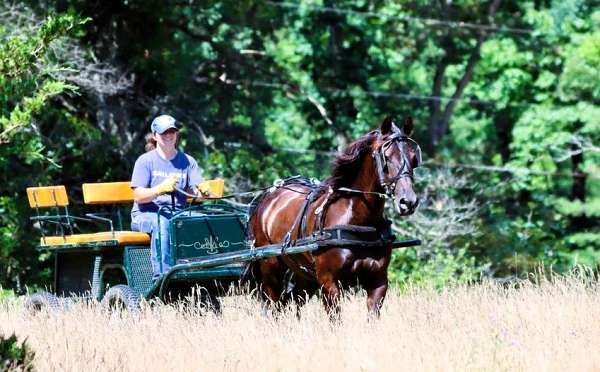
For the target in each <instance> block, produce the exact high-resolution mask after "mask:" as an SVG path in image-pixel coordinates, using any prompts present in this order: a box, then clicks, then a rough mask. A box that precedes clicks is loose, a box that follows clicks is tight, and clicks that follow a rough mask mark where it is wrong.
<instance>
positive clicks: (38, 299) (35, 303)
mask: <svg viewBox="0 0 600 372" xmlns="http://www.w3.org/2000/svg"><path fill="white" fill-rule="evenodd" d="M59 307H60V302H59V301H58V297H56V296H55V295H53V294H52V293H49V292H38V293H34V294H32V295H31V296H28V297H27V299H26V300H25V308H26V309H27V310H29V311H31V312H38V311H42V310H57V309H58V308H59Z"/></svg>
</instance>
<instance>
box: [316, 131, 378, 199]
mask: <svg viewBox="0 0 600 372" xmlns="http://www.w3.org/2000/svg"><path fill="white" fill-rule="evenodd" d="M378 134H379V132H378V131H372V132H369V133H367V134H365V135H364V136H362V137H360V138H359V139H357V140H356V141H354V142H352V143H351V144H349V145H348V146H347V147H346V148H345V149H343V150H342V151H341V152H340V153H338V154H336V155H335V158H334V159H333V161H332V162H331V176H330V177H329V178H328V179H327V180H326V181H325V183H326V184H328V185H329V186H331V187H332V188H334V189H335V188H339V187H343V186H348V184H350V183H351V182H352V180H354V179H355V178H356V175H357V174H358V171H359V170H360V163H361V162H362V160H363V158H364V156H365V154H366V153H368V152H369V150H370V149H371V144H372V143H373V141H374V140H375V139H376V138H377V135H378Z"/></svg>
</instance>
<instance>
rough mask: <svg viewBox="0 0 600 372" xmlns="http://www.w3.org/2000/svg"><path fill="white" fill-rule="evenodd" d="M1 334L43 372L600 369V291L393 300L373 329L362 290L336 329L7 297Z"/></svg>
mask: <svg viewBox="0 0 600 372" xmlns="http://www.w3.org/2000/svg"><path fill="white" fill-rule="evenodd" d="M0 332H1V333H2V334H4V335H8V334H11V333H12V332H16V334H17V335H18V336H19V338H20V339H23V338H25V337H26V338H27V340H28V343H29V344H30V345H31V346H32V347H33V349H34V350H35V352H36V359H35V367H36V369H37V370H38V371H121V370H124V371H191V370H193V371H234V370H235V371H240V370H241V371H362V370H365V371H398V370H417V371H514V370H517V371H565V370H570V371H598V370H600V291H599V290H598V283H597V282H595V281H593V280H590V279H581V278H577V277H575V276H571V277H569V278H558V279H555V280H553V282H548V281H544V282H542V283H539V284H537V285H533V284H529V283H526V284H522V285H520V286H518V288H517V287H515V286H513V287H510V288H505V287H501V286H499V285H496V284H492V283H484V284H479V285H474V286H468V287H467V286H465V287H458V288H452V289H447V290H444V291H434V290H425V289H416V288H415V289H409V290H405V291H402V292H398V291H392V292H391V293H390V295H389V297H388V298H387V300H386V305H385V307H384V310H383V313H382V316H381V319H379V320H377V321H370V322H369V321H367V317H366V312H365V298H364V295H363V294H361V293H358V294H355V295H349V296H346V298H345V300H344V304H343V314H342V322H341V324H339V325H333V326H332V325H330V324H329V322H328V320H327V318H326V316H325V314H324V313H323V311H322V309H321V307H320V304H319V302H318V301H317V299H313V300H312V301H311V302H310V303H309V304H308V305H307V306H305V307H304V308H303V309H302V312H301V318H297V317H296V314H295V311H293V310H291V309H290V310H288V311H286V312H284V313H283V314H281V315H280V316H278V317H274V316H273V315H266V314H265V312H263V311H262V309H261V305H260V304H259V303H257V302H255V301H254V300H252V299H251V298H249V297H248V296H231V297H227V298H226V299H225V300H224V305H223V314H222V316H220V317H218V316H215V315H214V314H212V313H208V314H206V313H204V312H203V311H201V310H200V309H199V308H198V306H195V305H194V304H193V303H191V304H188V305H187V306H183V305H181V304H180V305H177V306H173V305H171V306H164V305H157V306H152V307H150V306H148V307H147V308H146V309H145V310H144V311H143V312H142V314H141V315H138V316H133V315H130V314H120V313H106V312H103V311H102V309H101V308H100V307H99V306H96V305H94V304H91V305H90V304H84V303H76V304H75V305H74V306H72V307H71V308H70V309H68V310H66V311H60V312H44V313H39V314H37V315H32V314H29V313H27V312H25V311H24V310H23V307H22V304H21V301H18V300H12V301H11V300H5V301H3V302H2V304H1V306H0Z"/></svg>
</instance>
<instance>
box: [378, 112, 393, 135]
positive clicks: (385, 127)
mask: <svg viewBox="0 0 600 372" xmlns="http://www.w3.org/2000/svg"><path fill="white" fill-rule="evenodd" d="M393 126H394V119H392V117H391V116H388V117H386V118H385V119H383V123H381V134H382V135H384V136H385V135H386V134H388V133H391V132H392V127H393Z"/></svg>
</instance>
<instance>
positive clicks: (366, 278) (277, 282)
mask: <svg viewBox="0 0 600 372" xmlns="http://www.w3.org/2000/svg"><path fill="white" fill-rule="evenodd" d="M412 130H413V123H412V119H410V118H408V119H406V120H405V121H404V123H403V126H401V127H398V126H396V124H395V123H394V121H393V120H392V119H391V118H386V119H385V120H384V121H383V123H382V124H381V127H380V129H379V130H374V131H372V132H369V133H367V134H366V135H364V136H363V137H361V138H359V139H358V140H356V141H354V142H353V143H351V144H350V145H348V146H347V147H346V148H345V149H344V150H343V151H341V152H340V153H338V154H337V155H336V156H335V159H334V160H333V163H332V174H331V176H330V177H329V178H328V179H327V180H326V181H325V182H324V183H323V184H320V185H319V186H315V185H313V184H311V183H310V182H307V180H304V181H303V180H302V179H299V178H292V179H290V180H289V181H288V182H285V183H281V184H279V185H278V186H279V187H275V186H274V187H273V188H272V189H271V190H269V191H268V192H265V193H264V194H263V195H261V197H260V198H259V199H258V200H257V201H256V202H255V203H253V206H252V209H251V211H250V221H249V229H250V233H251V234H252V237H253V238H254V239H255V246H256V247H257V248H260V247H261V246H264V245H269V244H278V243H284V244H287V243H289V242H290V241H292V242H293V241H294V240H295V239H298V238H302V237H306V236H314V235H315V234H316V232H317V230H318V229H323V228H325V229H326V228H328V227H332V226H339V225H342V226H348V225H352V226H354V229H355V230H357V231H360V230H361V228H362V227H365V228H366V227H371V231H376V232H377V233H378V234H380V235H381V236H383V235H386V234H387V235H388V237H389V236H392V235H391V230H390V224H389V222H388V221H387V220H386V219H385V218H384V206H385V198H383V197H382V196H387V197H390V198H393V199H394V207H395V210H396V211H397V212H398V213H399V214H400V215H402V216H407V215H410V214H412V213H413V212H414V211H415V208H416V207H417V204H418V199H417V195H416V194H415V191H414V190H413V169H414V168H416V167H418V166H419V164H420V161H421V150H420V148H419V146H418V144H417V143H416V142H415V141H414V140H412V139H411V138H410V135H411V134H412ZM372 228H375V229H376V230H375V229H372ZM392 240H393V238H392V239H391V240H390V239H387V240H386V243H385V244H381V246H378V247H372V246H370V247H363V246H352V247H345V246H333V247H327V248H319V249H318V250H317V251H314V252H312V253H309V252H307V253H302V254H295V255H281V256H277V257H270V258H266V259H263V260H260V261H256V262H254V263H251V264H250V266H249V267H248V270H247V275H251V276H252V277H253V280H254V281H255V282H256V284H258V285H259V287H260V289H261V293H262V295H263V297H264V298H265V299H266V300H268V301H269V302H271V303H275V304H285V302H287V300H289V299H290V298H296V299H297V300H299V302H302V300H303V299H304V298H306V296H307V295H308V296H310V295H312V294H314V293H315V292H316V291H317V290H319V289H321V291H322V302H323V306H324V307H325V310H326V311H327V313H328V314H329V316H330V317H332V318H335V317H336V316H337V315H338V313H339V297H340V289H341V288H343V287H346V286H353V285H356V284H357V283H358V284H360V285H361V286H362V287H363V288H364V289H365V290H366V292H367V308H368V311H369V313H370V314H374V315H376V316H379V312H380V308H381V306H382V304H383V300H384V298H385V294H386V291H387V289H388V273H387V270H388V265H389V263H390V257H391V250H392V246H391V242H392ZM248 273H249V274H248Z"/></svg>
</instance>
